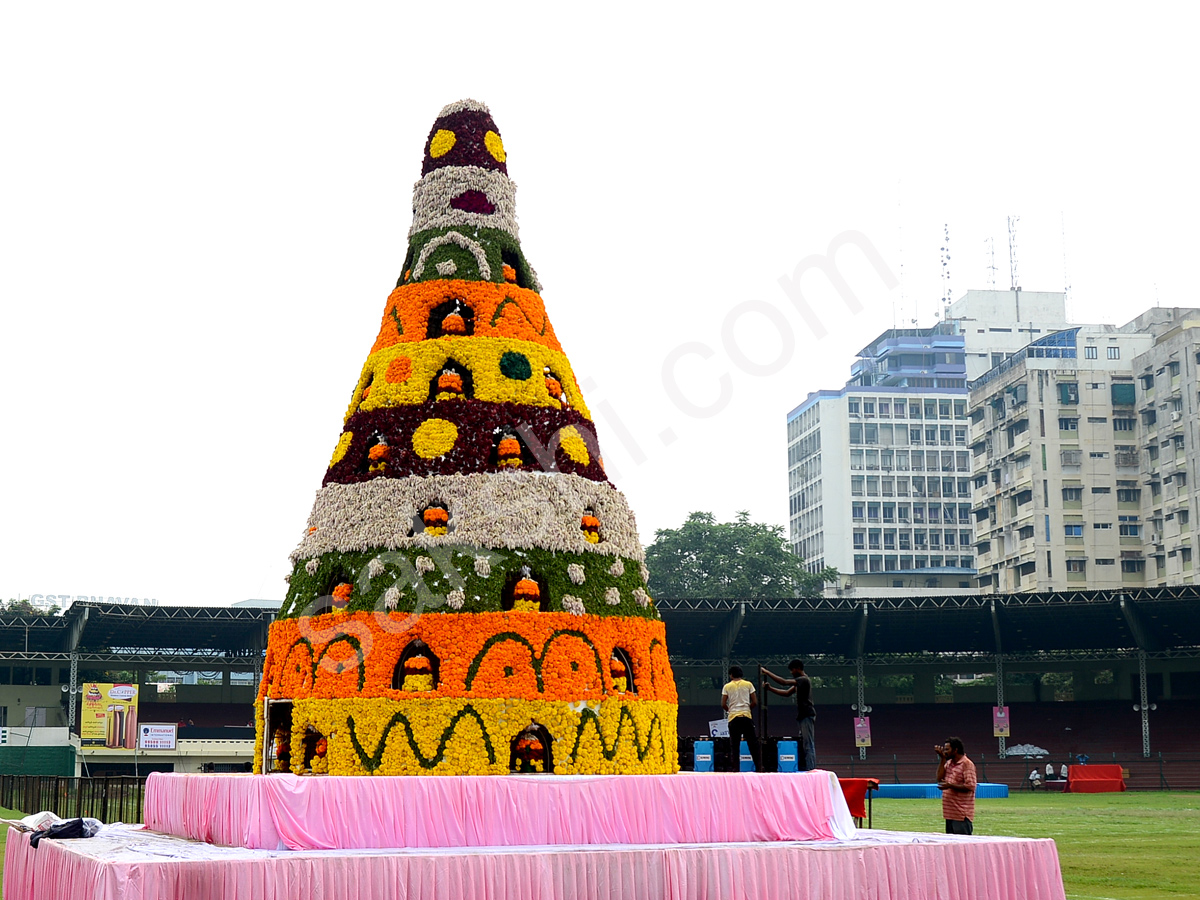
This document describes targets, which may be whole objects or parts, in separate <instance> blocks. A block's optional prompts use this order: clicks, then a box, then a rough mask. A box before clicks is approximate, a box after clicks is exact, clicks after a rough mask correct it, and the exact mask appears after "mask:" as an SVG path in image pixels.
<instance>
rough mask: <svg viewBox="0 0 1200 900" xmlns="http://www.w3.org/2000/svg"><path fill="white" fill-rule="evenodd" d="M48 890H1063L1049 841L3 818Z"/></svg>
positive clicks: (133, 894)
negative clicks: (334, 832) (507, 834)
mask: <svg viewBox="0 0 1200 900" xmlns="http://www.w3.org/2000/svg"><path fill="white" fill-rule="evenodd" d="M430 780H436V779H430ZM730 812H731V813H732V814H737V813H738V812H740V810H733V811H730ZM49 897H86V898H88V900H296V898H306V900H307V898H314V900H385V898H386V900H395V898H398V897H402V898H405V900H508V898H512V900H529V898H534V897H536V898H539V900H558V898H562V900H590V898H597V900H599V898H605V900H610V898H613V897H636V898H638V900H703V898H713V900H717V898H720V900H796V898H797V897H804V898H806V900H860V898H871V900H1065V895H1064V892H1063V886H1062V876H1061V873H1060V871H1059V865H1058V853H1057V851H1056V850H1055V846H1054V842H1053V841H1049V840H1020V839H1013V838H989V837H980V836H975V837H956V836H949V835H936V834H904V833H899V832H885V831H859V832H857V833H856V834H855V835H854V836H853V837H851V838H849V839H845V840H823V841H808V842H791V841H773V842H749V843H745V842H744V843H707V844H705V843H701V844H692V843H689V844H672V845H658V846H653V845H646V846H638V845H630V844H622V845H608V846H587V847H573V846H565V845H557V846H545V847H520V848H515V847H493V848H486V847H476V848H471V849H465V850H464V849H455V848H444V849H437V848H425V849H415V848H414V849H408V850H356V851H345V850H325V851H319V850H309V851H287V850H284V851H274V850H248V849H244V848H238V847H217V846H213V845H211V844H204V843H199V842H196V841H189V840H185V839H183V838H179V837H175V836H172V835H164V834H159V833H155V832H150V831H145V830H140V828H139V826H121V825H114V826H108V827H106V828H104V829H103V830H102V831H101V832H100V834H99V835H97V836H96V837H93V838H87V839H82V840H74V841H51V840H43V841H42V842H41V843H40V845H39V846H38V848H37V849H36V850H35V849H33V848H32V847H31V846H30V842H29V836H28V835H27V834H22V833H20V832H18V831H16V830H15V829H11V830H10V831H9V833H8V846H7V850H6V853H5V863H4V898H5V900H45V898H49Z"/></svg>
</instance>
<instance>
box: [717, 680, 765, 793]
mask: <svg viewBox="0 0 1200 900" xmlns="http://www.w3.org/2000/svg"><path fill="white" fill-rule="evenodd" d="M756 706H758V694H756V693H755V692H754V685H752V684H751V683H750V682H749V681H746V679H745V678H743V677H742V667H741V666H730V667H729V683H728V684H726V685H725V687H724V688H722V689H721V709H723V710H725V717H726V718H727V719H728V720H729V760H730V762H729V765H730V771H732V772H737V771H738V770H739V769H740V762H741V754H742V750H741V748H742V741H745V742H746V746H747V747H749V748H750V758H751V759H752V760H754V771H755V772H761V771H762V764H761V763H760V762H759V756H758V736H757V735H756V734H755V732H754V716H753V714H752V713H751V710H753V709H754V708H755V707H756Z"/></svg>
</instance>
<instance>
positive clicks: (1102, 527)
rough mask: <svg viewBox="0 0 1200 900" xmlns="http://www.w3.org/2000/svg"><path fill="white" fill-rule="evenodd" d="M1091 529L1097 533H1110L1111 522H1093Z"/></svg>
mask: <svg viewBox="0 0 1200 900" xmlns="http://www.w3.org/2000/svg"><path fill="white" fill-rule="evenodd" d="M1092 527H1093V528H1095V529H1097V530H1099V531H1111V530H1112V522H1093V523H1092Z"/></svg>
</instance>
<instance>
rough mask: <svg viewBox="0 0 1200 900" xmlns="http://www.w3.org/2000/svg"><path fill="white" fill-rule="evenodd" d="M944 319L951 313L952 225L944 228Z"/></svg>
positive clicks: (945, 225)
mask: <svg viewBox="0 0 1200 900" xmlns="http://www.w3.org/2000/svg"><path fill="white" fill-rule="evenodd" d="M942 229H943V236H942V318H943V319H944V318H946V317H947V316H948V315H949V312H950V225H949V223H947V224H944V225H943V226H942Z"/></svg>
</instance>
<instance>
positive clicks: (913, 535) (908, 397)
mask: <svg viewBox="0 0 1200 900" xmlns="http://www.w3.org/2000/svg"><path fill="white" fill-rule="evenodd" d="M1065 325H1066V319H1065V296H1064V295H1063V294H1054V293H1030V294H1024V293H1022V292H1019V291H1017V292H1013V291H969V292H968V293H967V294H966V295H964V296H963V297H962V298H961V299H959V300H958V301H956V302H955V303H954V304H952V305H951V306H950V307H949V309H948V311H947V316H946V318H945V320H944V321H942V322H940V323H938V324H937V325H935V326H933V327H931V328H920V329H916V328H914V329H891V330H888V331H885V332H884V333H883V334H881V335H879V336H878V337H877V338H876V339H875V340H874V341H872V342H871V343H870V344H868V345H867V346H866V347H864V348H863V349H862V350H861V351H860V352H859V353H858V358H857V360H856V361H855V362H854V364H853V365H852V367H851V377H850V380H849V381H848V382H847V383H846V384H845V386H844V387H842V388H840V389H837V390H823V391H815V392H813V393H811V394H809V395H808V397H807V398H806V399H805V401H804V402H803V403H802V404H800V405H799V406H798V407H796V408H795V409H793V410H792V411H791V412H790V413H789V414H788V425H787V428H788V490H789V534H790V541H791V545H792V549H793V551H794V552H796V553H798V554H799V555H801V556H803V557H804V558H805V560H806V561H807V563H808V565H809V567H810V568H812V569H813V570H814V571H816V570H819V569H821V568H823V567H824V566H834V567H836V568H837V569H838V571H839V572H840V573H841V575H842V578H841V580H840V582H839V584H838V585H837V588H836V589H837V590H841V591H843V592H844V591H845V590H846V589H848V588H851V589H854V590H856V591H858V592H860V593H871V592H877V593H883V594H895V593H898V592H904V591H908V590H914V591H929V590H937V591H942V592H947V591H949V592H956V591H973V590H975V585H976V583H975V578H974V576H975V568H974V549H973V534H972V520H971V514H970V510H971V506H970V504H971V482H970V476H971V474H972V472H971V462H970V456H969V453H968V449H967V448H968V422H967V397H968V394H967V381H968V380H969V379H972V378H977V377H980V376H981V375H983V374H984V373H985V372H986V371H988V370H989V369H990V368H991V367H992V366H993V365H994V364H997V363H999V362H1001V361H1002V360H1004V359H1006V358H1007V357H1008V356H1010V355H1012V354H1013V353H1016V352H1018V351H1019V350H1020V348H1021V347H1023V346H1025V345H1026V344H1028V343H1029V341H1030V339H1031V338H1037V337H1040V336H1042V335H1044V334H1046V333H1049V332H1057V331H1058V330H1060V329H1061V328H1063V327H1064V326H1065Z"/></svg>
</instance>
